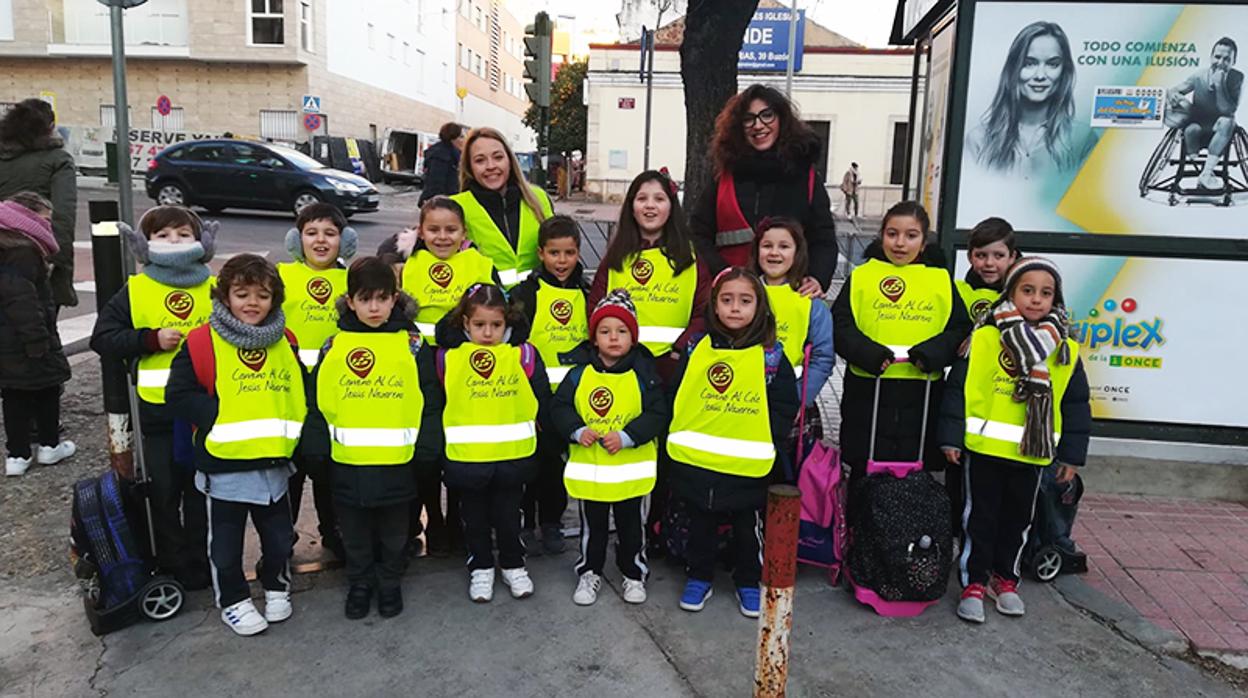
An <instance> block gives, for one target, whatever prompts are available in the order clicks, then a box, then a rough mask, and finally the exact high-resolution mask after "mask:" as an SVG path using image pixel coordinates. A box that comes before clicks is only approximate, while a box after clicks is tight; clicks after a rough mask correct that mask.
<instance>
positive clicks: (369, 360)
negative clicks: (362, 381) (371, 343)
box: [347, 347, 377, 378]
mask: <svg viewBox="0 0 1248 698" xmlns="http://www.w3.org/2000/svg"><path fill="white" fill-rule="evenodd" d="M376 365H377V357H376V356H375V355H374V354H373V350H372V349H368V348H367V347H356V348H355V349H352V350H351V351H349V352H347V368H349V369H351V372H352V373H354V374H355V375H356V376H358V377H360V378H367V377H368V373H369V371H372V370H373V366H376Z"/></svg>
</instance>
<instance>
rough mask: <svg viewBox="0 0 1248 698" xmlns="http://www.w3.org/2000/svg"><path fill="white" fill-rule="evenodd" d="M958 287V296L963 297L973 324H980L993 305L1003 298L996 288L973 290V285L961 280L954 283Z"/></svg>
mask: <svg viewBox="0 0 1248 698" xmlns="http://www.w3.org/2000/svg"><path fill="white" fill-rule="evenodd" d="M954 284H955V285H956V286H957V287H958V295H959V296H962V303H963V305H965V306H966V314H967V315H969V316H971V322H972V323H975V322H978V321H979V319H980V317H982V316H983V315H984V314H985V313H987V312H988V309H989V308H990V307H992V304H993V303H996V302H997V299H998V298H1000V297H1001V292H1000V291H998V290H996V289H995V288H971V285H970V284H968V283H966V281H963V280H961V279H959V280H958V281H956V282H954Z"/></svg>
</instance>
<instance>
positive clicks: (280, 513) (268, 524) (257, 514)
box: [207, 497, 295, 608]
mask: <svg viewBox="0 0 1248 698" xmlns="http://www.w3.org/2000/svg"><path fill="white" fill-rule="evenodd" d="M207 507H208V550H209V553H210V557H211V560H212V588H213V591H214V594H215V596H216V602H217V606H218V607H220V608H225V607H227V606H233V605H234V604H236V603H238V602H239V601H242V600H244V599H248V598H251V588H250V587H248V586H247V578H246V576H245V575H244V574H243V532H244V531H245V530H246V528H247V516H248V515H250V516H251V525H252V526H254V527H255V529H256V533H258V534H260V553H261V555H263V564H261V566H260V584H261V585H262V586H263V587H264V589H265V590H266V591H290V547H291V545H293V541H294V535H295V534H294V528H293V527H292V526H291V524H290V502H289V501H288V498H287V497H282V498H281V499H280V500H278V501H276V502H273V503H271V504H266V505H263V506H261V505H259V504H243V503H241V502H227V501H225V500H221V499H212V498H208V503H207Z"/></svg>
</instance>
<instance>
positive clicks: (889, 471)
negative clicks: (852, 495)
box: [867, 357, 932, 478]
mask: <svg viewBox="0 0 1248 698" xmlns="http://www.w3.org/2000/svg"><path fill="white" fill-rule="evenodd" d="M893 363H895V364H899V363H910V358H909V357H902V358H898V359H895V360H893ZM883 380H884V372H883V371H881V372H880V375H878V376H876V377H875V398H874V399H873V401H872V404H871V442H870V444H869V446H868V447H867V474H868V475H892V476H893V477H897V478H904V477H905V476H906V475H908V474H909V473H912V472H916V471H919V470H922V469H923V451H924V448H925V447H926V445H927V411H928V407H929V406H930V404H931V397H932V381H930V380H928V379H927V378H924V379H923V382H924V383H925V385H924V387H923V422H922V424H921V425H920V426H919V456H918V459H917V460H915V461H880V462H876V460H875V434H876V427H877V426H878V424H879V421H880V383H882V382H883Z"/></svg>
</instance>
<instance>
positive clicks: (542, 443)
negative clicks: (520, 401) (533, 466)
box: [520, 434, 568, 531]
mask: <svg viewBox="0 0 1248 698" xmlns="http://www.w3.org/2000/svg"><path fill="white" fill-rule="evenodd" d="M566 453H567V448H566V447H564V445H563V443H562V442H561V441H560V440H559V439H558V438H557V437H554V436H546V435H544V434H539V435H538V437H537V467H538V471H537V478H536V479H535V480H533V482H530V483H529V484H527V485H525V487H524V501H523V504H522V506H521V512H522V513H523V515H524V516H523V520H522V521H521V524H520V526H521V528H524V529H527V530H530V531H532V530H533V529H534V528H536V527H537V526H538V525H541V526H558V525H560V524H561V523H562V522H563V512H564V510H565V509H567V508H568V491H567V489H565V488H564V486H563V464H564V455H565V454H566Z"/></svg>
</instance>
